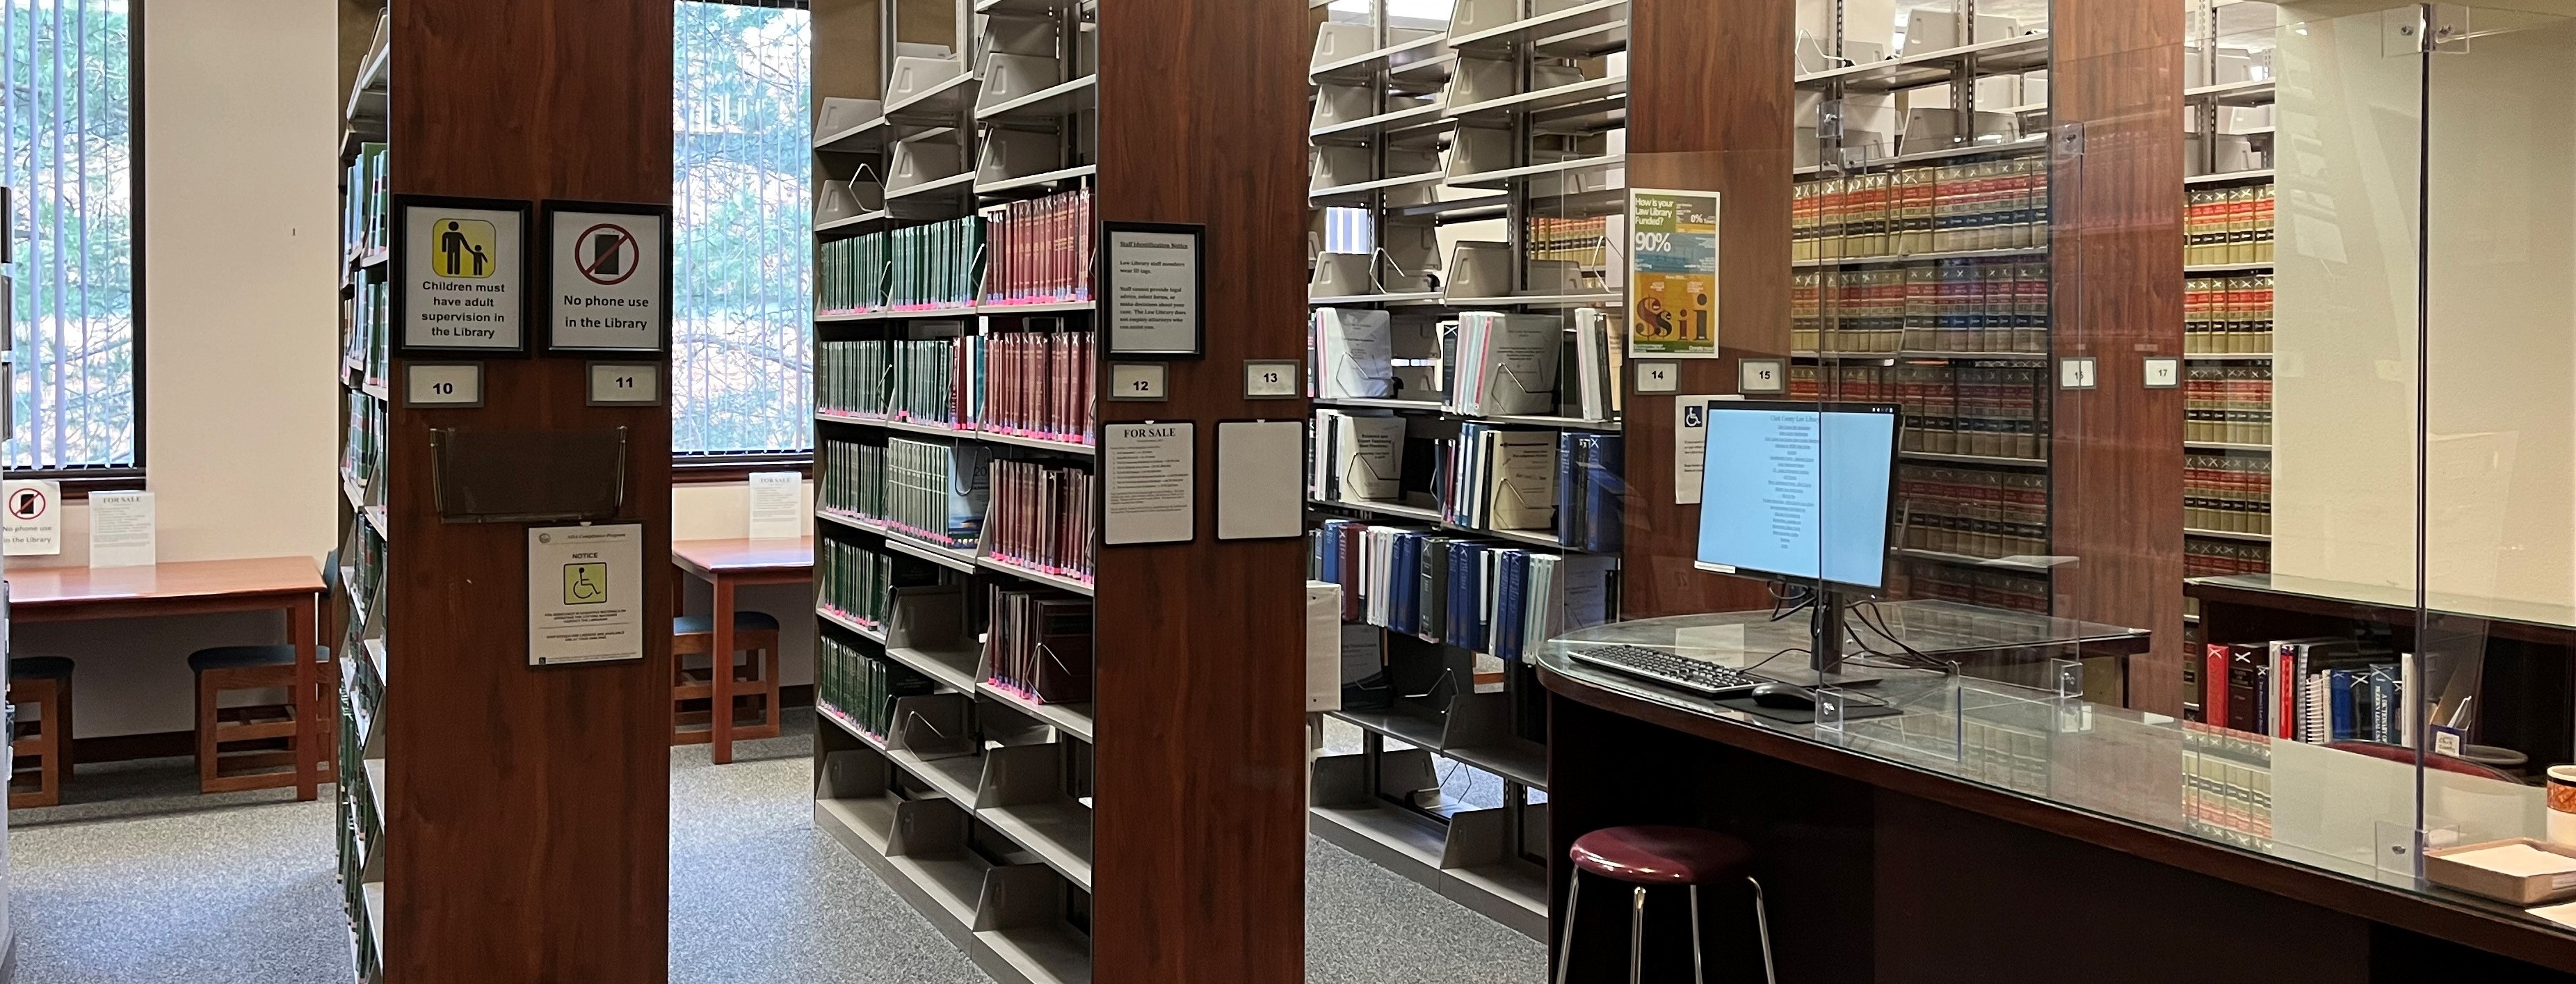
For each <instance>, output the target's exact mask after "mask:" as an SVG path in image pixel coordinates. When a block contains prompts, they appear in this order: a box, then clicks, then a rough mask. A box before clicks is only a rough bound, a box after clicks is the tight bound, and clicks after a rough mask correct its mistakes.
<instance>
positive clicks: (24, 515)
mask: <svg viewBox="0 0 2576 984" xmlns="http://www.w3.org/2000/svg"><path fill="white" fill-rule="evenodd" d="M44 514H45V494H44V493H42V492H39V491H36V490H35V489H19V490H18V492H17V494H15V495H12V496H10V497H9V515H10V516H12V517H15V518H17V519H34V518H36V517H38V516H42V515H44Z"/></svg>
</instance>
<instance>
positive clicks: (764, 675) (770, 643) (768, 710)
mask: <svg viewBox="0 0 2576 984" xmlns="http://www.w3.org/2000/svg"><path fill="white" fill-rule="evenodd" d="M715 645H716V625H715V619H714V618H712V617H710V616H706V615H683V616H681V617H679V618H675V619H672V620H671V672H672V681H671V744H674V745H703V744H707V743H709V742H712V741H714V740H715V715H716V714H717V713H718V711H719V710H723V711H731V712H733V718H732V720H733V721H734V727H733V736H734V738H736V739H738V740H739V739H750V738H776V737H778V736H779V735H780V734H781V733H782V732H781V731H780V728H779V715H778V619H777V618H776V617H775V616H772V615H769V614H767V613H764V612H744V611H737V612H735V613H733V649H734V652H735V653H741V654H744V658H743V659H741V660H740V661H739V662H737V661H736V660H735V659H734V657H733V655H732V654H730V653H729V654H726V655H725V656H724V657H722V658H718V657H717V656H716V655H715V652H714V650H715ZM691 656H704V657H707V665H706V666H703V667H693V666H690V665H689V659H688V658H689V657H691ZM717 666H723V667H725V668H726V669H727V670H729V671H731V672H732V673H733V679H734V685H733V700H734V706H733V707H732V708H721V709H720V708H717V707H715V706H714V705H715V689H716V688H715V672H716V671H715V668H716V667H717ZM749 701H757V702H758V716H757V717H754V718H752V719H751V720H750V721H749V722H747V723H746V722H745V720H744V718H743V716H742V714H741V713H740V709H741V707H742V705H743V704H744V703H745V702H749ZM701 708H703V709H701Z"/></svg>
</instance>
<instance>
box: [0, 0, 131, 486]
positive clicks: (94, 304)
mask: <svg viewBox="0 0 2576 984" xmlns="http://www.w3.org/2000/svg"><path fill="white" fill-rule="evenodd" d="M6 4H7V5H6V6H5V7H0V70H5V71H6V72H7V73H8V80H7V91H6V93H5V94H0V115H5V116H6V118H7V120H8V123H7V126H6V128H5V130H0V141H5V142H6V145H5V146H0V159H5V163H0V182H6V183H7V185H8V186H9V188H10V189H11V191H12V198H11V214H10V215H9V217H8V221H9V224H10V225H11V227H12V228H13V230H14V233H13V234H14V235H15V236H16V237H17V242H16V246H17V254H16V257H15V261H14V262H12V263H10V264H9V265H8V267H7V270H8V273H9V277H10V280H11V281H12V284H13V286H14V287H15V290H14V300H13V302H12V304H11V309H10V312H9V329H10V331H11V332H12V333H13V335H14V337H13V338H12V342H13V346H14V348H15V349H16V369H15V378H14V379H13V380H12V381H11V390H10V394H9V399H10V417H11V419H12V420H14V421H15V422H16V427H17V430H16V432H15V433H13V434H12V435H11V436H12V437H13V438H14V440H12V441H11V442H10V443H9V448H8V458H7V462H8V465H9V467H11V468H21V469H74V468H101V467H116V466H132V465H135V464H137V463H139V461H140V458H141V455H140V454H139V450H140V444H141V441H140V439H139V437H138V435H137V426H136V424H137V418H138V414H137V413H136V403H137V398H136V391H135V357H136V351H135V336H136V321H135V292H134V287H135V277H134V228H135V209H134V156H135V155H134V148H133V143H134V127H133V113H132V112H131V110H132V95H133V87H132V81H133V74H132V67H133V47H132V39H133V21H132V18H131V17H130V16H129V9H130V8H129V4H128V3H127V0H6Z"/></svg>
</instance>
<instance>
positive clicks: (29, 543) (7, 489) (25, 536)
mask: <svg viewBox="0 0 2576 984" xmlns="http://www.w3.org/2000/svg"><path fill="white" fill-rule="evenodd" d="M0 497H5V498H6V499H8V501H9V513H8V516H7V519H6V520H5V521H0V522H5V525H0V539H4V540H5V543H6V548H5V553H6V554H7V555H8V556H11V557H48V556H52V555H54V554H59V553H62V552H63V483H61V482H57V481H54V480H52V479H34V478H29V479H11V480H9V481H7V482H0Z"/></svg>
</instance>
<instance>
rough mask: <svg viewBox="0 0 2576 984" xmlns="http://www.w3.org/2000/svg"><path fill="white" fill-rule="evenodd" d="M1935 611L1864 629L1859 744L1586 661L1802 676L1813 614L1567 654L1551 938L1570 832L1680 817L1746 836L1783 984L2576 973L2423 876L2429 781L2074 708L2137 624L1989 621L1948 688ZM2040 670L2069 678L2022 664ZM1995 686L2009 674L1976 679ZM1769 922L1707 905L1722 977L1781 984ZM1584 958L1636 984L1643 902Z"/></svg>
mask: <svg viewBox="0 0 2576 984" xmlns="http://www.w3.org/2000/svg"><path fill="white" fill-rule="evenodd" d="M1927 605H1950V603H1945V602H1906V603H1900V604H1890V605H1884V606H1880V607H1881V608H1883V609H1885V611H1882V612H1879V613H1877V615H1878V616H1879V617H1878V618H1877V619H1876V620H1875V623H1874V627H1873V628H1861V627H1860V625H1859V624H1858V622H1857V621H1855V623H1854V632H1853V633H1852V634H1851V635H1852V637H1853V638H1856V639H1859V640H1866V641H1868V642H1869V643H1871V645H1870V648H1871V649H1872V650H1873V651H1876V650H1885V651H1889V652H1894V653H1898V654H1899V655H1897V656H1893V657H1881V656H1872V655H1864V656H1861V657H1859V658H1857V659H1855V661H1854V663H1852V664H1847V665H1846V672H1847V673H1848V672H1850V668H1851V667H1852V666H1853V665H1858V666H1861V667H1865V668H1866V669H1867V672H1868V674H1869V675H1872V676H1878V677H1881V678H1882V679H1881V681H1880V682H1878V683H1877V684H1875V685H1873V686H1868V687H1862V688H1856V689H1850V690H1845V691H1842V694H1843V695H1844V702H1845V703H1846V705H1847V706H1848V710H1847V711H1846V712H1845V714H1844V715H1843V716H1842V717H1841V719H1840V721H1839V727H1837V726H1835V723H1833V722H1830V721H1829V722H1827V723H1824V724H1818V723H1815V722H1813V721H1812V720H1808V717H1809V716H1808V715H1806V714H1802V713H1798V712H1795V711H1788V712H1783V711H1780V710H1777V709H1774V708H1758V707H1748V706H1746V704H1747V702H1745V701H1742V700H1728V701H1724V702H1719V701H1715V700H1711V699H1708V698H1705V697H1702V696H1700V695H1696V694H1691V693H1687V692H1684V691H1680V690H1676V689H1670V688H1667V687H1664V686H1661V685H1659V684H1656V683H1653V682H1650V681H1647V680H1643V679H1639V678H1636V677H1632V676H1628V675H1625V674H1622V673H1618V672H1615V671H1612V670H1608V669H1603V668H1601V667H1598V666H1596V665H1593V664H1591V663H1586V662H1580V661H1577V660H1575V659H1573V658H1571V657H1570V656H1569V655H1568V652H1569V650H1580V649H1584V648H1587V647H1596V646H1604V645H1629V646H1642V647H1646V648H1651V649H1661V650H1665V651H1670V652H1674V653H1676V654H1677V655H1682V656H1688V657H1695V658H1700V659H1707V660H1711V661H1714V662H1717V663H1719V664H1721V665H1728V666H1737V667H1749V666H1755V665H1760V664H1763V661H1764V660H1773V662H1770V663H1768V664H1767V665H1761V668H1760V671H1759V672H1761V673H1762V674H1764V675H1770V676H1775V677H1778V678H1780V679H1786V680H1796V679H1797V677H1798V675H1799V674H1800V673H1804V672H1807V671H1806V670H1805V668H1804V660H1803V658H1802V657H1803V654H1797V653H1793V654H1790V655H1788V656H1779V655H1777V653H1776V652H1775V651H1776V650H1778V649H1779V648H1781V647H1782V646H1786V645H1798V643H1796V642H1778V641H1776V640H1775V639H1773V638H1771V637H1772V636H1773V635H1775V634H1777V633H1780V632H1782V631H1789V632H1792V633H1797V632H1799V631H1801V630H1803V628H1804V626H1805V621H1806V620H1805V619H1804V617H1802V616H1801V617H1794V618H1792V619H1789V620H1786V621H1785V624H1786V625H1787V626H1788V627H1789V628H1788V629H1786V630H1784V629H1782V628H1780V626H1782V625H1783V624H1784V622H1781V621H1774V620H1773V619H1772V618H1771V616H1770V613H1768V612H1751V613H1737V614H1719V615H1695V616H1680V617H1674V618H1662V619H1649V620H1642V621H1635V622H1619V623H1612V624H1609V625H1604V626H1599V627H1596V628H1592V629H1586V630H1582V631H1579V632H1575V633H1572V634H1569V635H1567V636H1565V637H1563V638H1560V639H1557V640H1554V641H1551V642H1550V643H1549V644H1548V645H1547V646H1546V647H1545V648H1544V650H1543V651H1542V652H1540V653H1539V654H1537V655H1536V657H1535V659H1536V662H1537V673H1538V677H1539V679H1540V681H1541V682H1542V683H1543V684H1544V685H1545V686H1546V687H1547V689H1548V692H1549V696H1548V729H1549V740H1548V792H1549V798H1548V830H1549V836H1550V852H1551V853H1550V857H1549V861H1550V862H1551V866H1550V878H1549V884H1550V919H1551V927H1550V931H1549V934H1548V939H1549V941H1550V945H1551V947H1552V948H1553V947H1556V946H1558V945H1560V942H1559V941H1561V940H1562V939H1563V938H1564V930H1565V926H1564V923H1563V920H1564V918H1565V886H1566V884H1567V879H1568V878H1570V877H1571V876H1572V865H1571V864H1570V863H1569V862H1568V861H1567V859H1566V852H1567V849H1568V848H1569V847H1571V846H1572V844H1573V842H1574V840H1575V839H1576V838H1578V837H1580V836H1582V835H1583V834H1585V833H1588V832H1591V831H1593V830H1598V829H1601V828H1605V827H1613V826H1623V825H1630V824H1678V825H1685V826H1697V827H1705V828H1709V829H1715V830H1721V831H1725V832H1727V833H1730V834H1734V835H1736V836H1739V837H1742V838H1744V839H1745V840H1747V841H1749V842H1751V843H1752V845H1753V846H1754V849H1755V857H1756V860H1755V862H1754V866H1755V870H1756V874H1757V876H1758V877H1759V878H1760V880H1761V882H1762V885H1763V889H1764V891H1765V893H1766V896H1767V901H1768V905H1769V915H1770V926H1771V933H1772V941H1773V944H1774V948H1775V951H1776V956H1777V960H1778V964H1779V972H1780V978H1781V979H1782V980H1794V981H1801V982H1863V981H1867V982H1915V981H1923V982H1931V981H1953V980H1977V981H2034V982H2038V981H2046V982H2062V981H2078V980H2081V981H2103V982H2109V981H2155V982H2175V981H2187V982H2192V984H2211V982H2234V981H2242V982H2246V984H2290V982H2303V981H2316V982H2337V984H2346V982H2358V981H2385V982H2396V981H2417V980H2440V979H2460V980H2514V981H2525V980H2540V981H2570V982H2576V975H2571V974H2568V973H2566V972H2567V971H2571V970H2576V932H2569V931H2565V930H2561V929H2559V928H2557V927H2554V926H2551V925H2549V924H2546V923H2543V922H2540V921H2538V920H2535V919H2533V918H2531V917H2530V916H2528V915H2525V914H2524V913H2523V912H2521V911H2520V910H2519V909H2516V908H2514V907H2511V906H2506V905H2503V904H2501V903H2494V902H2488V901H2486V900H2483V899H2479V898H2476V897H2473V896H2468V895H2464V894H2460V893H2456V892H2452V891H2450V890H2448V889H2443V888H2439V887H2434V886H2430V885H2427V884H2425V883H2423V882H2420V881H2419V880H2418V879H2417V878H2416V876H2415V867H2416V859H2415V858H2414V856H2413V851H2414V849H2415V848H2414V845H2415V843H2416V839H2415V836H2414V832H2415V830H2416V829H2417V828H2416V822H2417V814H2418V806H2417V804H2418V788H2419V776H2418V770H2417V769H2416V767H2415V766H2414V764H2413V763H2411V762H2392V761H2386V760H2382V759H2379V758H2373V757H2369V756H2367V755H2361V754H2355V753H2353V752H2350V751H2344V750H2338V749H2332V748H2327V747H2324V746H2318V745H2308V744H2301V743H2296V742H2289V741H2274V740H2270V739H2266V738H2263V737H2261V736H2257V735H2252V734H2246V733H2243V732H2234V731H2227V730H2224V729H2213V728H2209V727H2206V726H2204V725H2200V724H2197V723H2188V722H2184V721H2179V720H2176V719H2173V718H2169V717H2164V716H2161V715H2155V714H2147V713H2142V712H2138V711H2133V710H2128V709H2124V708H2121V707H2118V706H2115V705H2111V704H2103V703H2095V702H2091V701H2087V700H2084V699H2083V698H2081V697H2080V696H2059V694H2060V692H2064V693H2067V694H2075V693H2078V692H2079V690H2078V689H2077V688H2075V687H2073V686H2071V685H2070V684H2069V682H2068V681H2066V680H2064V679H2063V677H2064V676H2065V675H2068V674H2069V673H2070V671H2069V669H2068V665H2069V663H2068V661H2089V660H2091V659H2094V658H2097V657H2100V656H2102V655H2104V654H2105V653H2106V652H2108V653H2110V654H2113V655H2117V654H2119V653H2123V652H2129V653H2134V652H2140V651H2143V650H2144V639H2145V635H2144V633H2140V632H2133V631H2131V630H2126V629H2118V628H2115V627H2110V626H2098V625H2090V624H2087V623H2081V622H2074V621H2070V620H2066V619H2050V618H2045V617H2041V616H2030V615H2018V614H2015V613H2000V612H1987V610H1982V609H1980V610H1978V611H1979V612H1986V613H1987V614H1989V615H1991V616H1993V618H1992V619H1991V620H1990V621H1988V622H1986V623H1982V624H1983V625H1984V626H1985V627H1986V628H1988V629H1995V628H2000V629H2002V631H2005V632H2008V633H2012V632H2018V633H2020V635H2019V636H2018V638H2017V639H2016V640H2015V645H2013V646H2012V647H2010V650H2011V652H2012V653H2013V654H2014V657H2015V660H2017V661H2019V662H2017V663H2013V664H2004V665H1995V666H1987V667H1979V668H1977V669H1972V670H1971V671H1970V672H1969V673H1961V672H1958V671H1957V670H1956V669H1941V668H1942V667H1945V666H1947V665H1952V664H1959V663H1966V664H1967V665H1970V666H1972V667H1974V666H1976V664H1975V662H1974V661H1963V660H1959V659H1957V658H1955V657H1946V656H1944V655H1942V649H1943V648H1944V647H1950V648H1955V649H1963V650H1967V651H1974V650H1975V649H1976V647H1975V646H1974V645H1973V640H1970V639H1964V638H1957V637H1955V636H1956V634H1957V632H1956V630H1957V628H1958V623H1955V622H1953V621H1951V620H1949V619H1947V618H1939V619H1935V618H1921V617H1919V616H1922V615H1924V614H1925V613H1924V612H1923V611H1922V609H1921V608H1920V607H1919V606H1927ZM1910 606H1911V607H1914V608H1915V615H1916V616H1918V617H1907V616H1906V610H1907V609H1908V608H1909V607H1910ZM1950 607H1952V608H1967V607H1969V606H1960V605H1950ZM1945 614H1949V615H1956V614H1960V613H1957V612H1949V613H1945ZM2023 620H2026V621H2023ZM1909 623H1916V624H1919V625H1921V626H1923V627H1925V628H1929V627H1931V626H1933V625H1938V624H1949V625H1950V626H1951V629H1952V632H1953V636H1954V637H1953V638H1948V639H1939V638H1936V634H1934V633H1928V632H1913V631H1909V630H1908V628H1907V626H1908V624H1909ZM2016 624H2018V625H2019V628H2012V626H2014V625H2016ZM1879 628H1884V629H1887V630H1890V631H1887V632H1880V631H1877V629H1879ZM1890 636H1893V637H1894V639H1896V640H1904V642H1905V643H1906V645H1907V646H1911V647H1912V650H1913V651H1912V652H1910V653H1908V652H1905V651H1904V647H1901V646H1898V645H1894V644H1893V643H1892V640H1891V639H1890V638H1889V637H1890ZM2032 660H2037V661H2038V662H2039V663H2040V664H2042V665H2045V666H2048V667H2053V668H2054V669H2053V670H2051V671H2047V672H2036V673H2035V672H2030V671H2029V670H2028V668H2027V667H2026V666H2022V665H2021V664H2023V663H2027V662H2029V661H2032ZM1793 661H1794V662H1793ZM2095 665H2098V663H2096V664H2095ZM1987 669H1993V670H1998V671H2000V672H1995V673H1992V674H1989V675H1988V676H1980V675H1977V674H1978V673H1979V672H1981V671H1982V670H1987ZM1992 676H2003V677H2009V678H2013V679H2016V680H2030V681H2035V682H2036V684H2037V685H2025V684H2021V683H2005V682H2001V681H1999V680H1996V679H1992V678H1991V677H1992ZM2052 681H2055V682H2056V687H2055V689H2052V688H2051V686H2050V685H2049V684H2050V683H2051V682H2052ZM2420 782H2421V784H2422V788H2423V790H2424V793H2423V797H2424V798H2423V802H2425V803H2426V804H2428V805H2427V809H2428V810H2430V811H2432V812H2436V813H2440V814H2445V815H2456V816H2461V817H2476V816H2479V815H2481V814H2485V815H2495V816H2510V817H2512V818H2514V819H2520V815H2521V814H2522V813H2525V812H2528V811H2532V810H2537V809H2539V804H2540V792H2539V790H2537V789H2530V788H2528V787H2519V786H2514V785H2511V784H2505V783H2498V782H2494V781H2492V780H2488V779H2482V778H2472V777H2453V776H2447V775H2443V774H2440V773H2430V774H2428V777H2426V778H2422V779H2421V780H2420ZM1656 891H1678V890H1675V889H1659V890H1656ZM1587 894H1591V893H1588V892H1587ZM1618 894H1624V892H1621V893H1618ZM1750 906H1751V898H1750V894H1749V891H1735V892H1724V891H1721V892H1717V893H1714V894H1711V895H1708V896H1705V897H1704V898H1703V908H1702V911H1703V917H1702V926H1703V929H1704V932H1706V933H1707V939H1708V949H1709V953H1710V966H1709V979H1710V980H1738V979H1744V980H1758V979H1759V975H1760V963H1759V959H1760V958H1759V950H1758V949H1757V943H1756V941H1755V939H1754V930H1753V926H1754V921H1753V919H1752V915H1751V912H1750V911H1749V910H1750ZM1688 910H1689V907H1688V906H1687V904H1685V903H1684V902H1683V900H1682V899H1681V898H1680V897H1679V896H1678V895H1676V896H1674V897H1673V898H1669V899H1650V900H1649V901H1648V903H1647V915H1646V919H1647V925H1646V929H1645V932H1646V946H1645V948H1646V950H1647V951H1648V952H1647V955H1646V960H1645V962H1646V965H1647V979H1649V980H1657V979H1663V980H1686V979H1688V977H1689V974H1690V959H1689V952H1690V948H1689V939H1690V923H1689V916H1688ZM1574 940H1575V943H1574V952H1575V954H1576V958H1575V959H1576V961H1577V966H1576V967H1575V968H1574V973H1573V975H1572V977H1571V979H1572V980H1578V981H1579V980H1622V979H1625V975H1626V973H1627V969H1628V968H1627V959H1628V957H1627V949H1628V947H1627V943H1628V907H1627V906H1625V905H1599V906H1594V905H1586V906H1584V907H1583V912H1582V916H1581V921H1580V924H1579V925H1577V926H1576V927H1575V934H1574ZM1748 968H1749V971H1750V974H1751V975H1752V976H1745V974H1746V971H1747V969H1748ZM2496 975H2503V976H2496Z"/></svg>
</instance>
